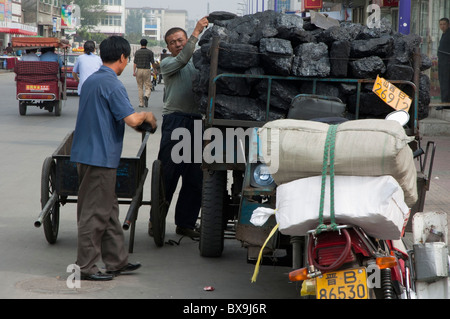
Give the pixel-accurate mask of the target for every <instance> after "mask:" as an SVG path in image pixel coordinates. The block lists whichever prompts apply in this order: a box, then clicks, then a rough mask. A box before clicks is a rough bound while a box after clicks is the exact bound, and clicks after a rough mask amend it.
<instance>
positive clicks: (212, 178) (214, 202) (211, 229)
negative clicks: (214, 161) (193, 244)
mask: <svg viewBox="0 0 450 319" xmlns="http://www.w3.org/2000/svg"><path fill="white" fill-rule="evenodd" d="M226 191H227V171H208V170H206V171H205V172H204V175H203V193H202V211H201V225H200V242H199V250H200V255H201V256H203V257H220V256H221V255H222V252H223V246H224V220H223V219H224V214H223V209H224V202H225V195H226Z"/></svg>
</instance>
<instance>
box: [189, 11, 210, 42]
mask: <svg viewBox="0 0 450 319" xmlns="http://www.w3.org/2000/svg"><path fill="white" fill-rule="evenodd" d="M208 24H209V21H208V16H206V17H203V18H201V19H200V20H198V22H197V25H196V26H195V29H194V31H193V32H192V35H193V36H194V37H196V38H198V37H199V35H200V34H201V33H202V32H203V30H204V29H205V28H206V27H207V26H208Z"/></svg>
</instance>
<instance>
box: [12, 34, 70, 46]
mask: <svg viewBox="0 0 450 319" xmlns="http://www.w3.org/2000/svg"><path fill="white" fill-rule="evenodd" d="M11 44H12V46H13V48H14V47H15V48H17V47H21V48H31V47H34V48H36V47H39V48H43V47H56V48H59V47H69V46H70V45H69V42H68V41H67V40H62V39H58V38H34V37H13V38H11Z"/></svg>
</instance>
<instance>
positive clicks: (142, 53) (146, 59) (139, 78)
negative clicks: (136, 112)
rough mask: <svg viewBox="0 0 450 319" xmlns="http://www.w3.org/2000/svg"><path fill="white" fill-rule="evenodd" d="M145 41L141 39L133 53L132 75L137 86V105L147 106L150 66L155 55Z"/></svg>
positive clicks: (150, 85)
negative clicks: (139, 44) (139, 45)
mask: <svg viewBox="0 0 450 319" xmlns="http://www.w3.org/2000/svg"><path fill="white" fill-rule="evenodd" d="M147 43H148V41H147V40H146V39H142V40H141V48H140V49H139V50H137V51H136V53H135V54H134V65H133V76H135V77H136V82H137V86H138V94H139V107H144V106H145V107H148V100H149V98H150V94H151V91H152V82H151V81H152V71H151V68H152V66H153V65H154V64H155V57H154V54H153V51H152V50H149V49H147ZM143 87H144V89H145V91H144V90H143Z"/></svg>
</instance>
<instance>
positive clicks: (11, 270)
mask: <svg viewBox="0 0 450 319" xmlns="http://www.w3.org/2000/svg"><path fill="white" fill-rule="evenodd" d="M131 71H132V67H131V65H130V66H128V67H127V69H126V70H125V72H124V74H123V75H122V76H121V77H120V79H121V80H122V81H123V82H124V84H125V86H126V87H127V90H128V93H129V95H130V99H131V102H132V104H133V105H135V106H137V105H138V98H137V88H136V85H135V81H134V78H133V77H132V75H131ZM162 89H163V85H158V86H157V88H156V91H154V92H153V93H152V96H151V98H150V105H151V107H150V109H151V110H152V111H154V112H155V114H156V116H157V118H158V120H159V124H161V109H162ZM0 96H1V102H0V168H1V171H2V174H1V177H0V203H1V206H0V207H1V208H0V282H1V284H0V298H30V299H33V298H72V299H77V298H100V299H106V298H154V299H171V298H176V299H190V298H196V299H197V298H210V299H230V298H231V299H241V298H242V299H244V298H257V299H265V298H275V299H277V298H280V299H293V298H297V292H296V289H295V285H294V284H291V283H289V281H288V278H287V273H288V272H289V271H290V269H289V268H288V267H282V266H276V267H272V266H263V267H262V269H261V270H260V274H259V277H258V280H257V282H256V283H253V284H251V283H250V278H251V276H252V274H253V270H254V266H253V265H251V264H247V263H246V250H245V249H244V248H242V247H241V246H240V243H239V242H238V241H236V240H234V239H227V240H226V241H225V249H224V253H223V256H222V257H221V258H202V257H200V256H199V253H198V244H197V242H195V241H192V240H190V239H187V238H183V240H182V241H181V243H180V245H174V246H171V245H165V246H164V247H161V248H157V247H156V246H155V244H154V242H153V240H152V239H150V238H149V237H148V235H147V220H148V216H149V207H148V206H144V207H142V208H141V209H140V211H139V217H138V222H137V230H136V240H135V249H134V253H133V254H132V255H131V256H130V261H140V262H141V263H142V264H143V267H142V268H141V270H139V272H137V273H135V274H133V275H128V276H121V277H118V278H116V279H115V280H113V281H111V282H105V283H92V282H84V281H83V282H82V287H81V288H79V289H69V288H68V287H67V285H66V279H67V277H68V276H69V273H68V272H67V271H66V269H67V267H68V265H70V264H72V263H73V262H74V261H75V258H76V218H75V208H76V205H75V204H67V205H65V206H64V207H62V208H61V222H60V229H59V237H58V241H57V243H56V244H55V245H49V244H48V243H47V242H46V240H45V237H44V233H43V229H42V228H40V229H36V228H35V227H34V226H33V223H34V221H35V219H36V217H37V216H38V214H39V212H40V182H41V169H42V163H43V161H44V159H45V158H46V157H48V156H51V155H52V153H53V152H54V151H55V149H56V148H57V147H58V145H59V144H60V143H61V141H62V140H63V138H64V137H65V136H66V134H68V133H69V132H71V131H72V130H73V129H74V126H75V121H76V114H77V107H78V96H76V95H72V96H69V97H68V99H67V101H65V102H64V105H63V110H62V115H61V117H55V116H54V115H53V113H49V112H47V111H43V110H40V109H38V108H36V107H29V109H28V112H27V115H26V116H20V115H19V110H18V102H17V101H16V100H15V82H14V73H1V74H0ZM159 139H160V135H159V131H158V132H157V133H155V134H154V135H152V136H151V137H150V140H149V142H148V159H147V164H148V166H149V167H151V163H152V162H153V160H154V158H155V157H156V154H157V151H158V146H159ZM432 139H435V140H436V141H437V144H438V152H437V156H436V157H437V158H436V162H435V166H434V170H433V172H434V174H433V182H432V184H431V185H432V186H431V190H430V192H429V193H428V195H427V199H428V200H427V204H426V209H425V210H426V211H427V210H444V211H445V210H448V207H449V201H450V199H449V197H448V187H449V185H450V183H449V180H450V174H449V172H450V167H449V161H448V153H449V150H450V138H448V137H437V138H432ZM139 145H140V135H139V134H136V133H135V132H134V131H133V130H131V129H128V128H127V131H126V144H125V148H124V153H123V156H128V155H129V156H135V154H136V152H137V149H138V147H139ZM149 181H150V174H149V176H148V177H147V182H146V184H145V188H144V200H150V185H149ZM127 209H128V206H126V205H122V206H121V218H124V215H125V214H126V211H127ZM167 222H168V224H167V232H166V240H169V239H173V240H175V241H178V240H179V238H180V236H178V235H176V234H175V226H174V224H173V210H172V209H171V210H170V211H169V216H168V218H167ZM128 235H129V234H128V232H127V233H126V237H127V238H128ZM205 286H213V287H214V288H215V290H214V291H204V289H203V288H204V287H205Z"/></svg>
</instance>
